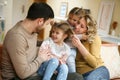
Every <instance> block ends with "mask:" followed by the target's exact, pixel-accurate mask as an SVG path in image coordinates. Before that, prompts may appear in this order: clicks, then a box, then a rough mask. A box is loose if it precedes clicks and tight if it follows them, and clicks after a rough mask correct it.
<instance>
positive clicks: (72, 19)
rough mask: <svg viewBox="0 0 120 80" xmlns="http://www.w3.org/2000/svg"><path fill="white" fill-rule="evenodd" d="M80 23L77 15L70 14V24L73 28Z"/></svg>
mask: <svg viewBox="0 0 120 80" xmlns="http://www.w3.org/2000/svg"><path fill="white" fill-rule="evenodd" d="M78 21H79V17H78V16H77V15H73V14H69V17H68V23H69V24H70V25H71V26H73V27H75V25H76V24H77V22H78Z"/></svg>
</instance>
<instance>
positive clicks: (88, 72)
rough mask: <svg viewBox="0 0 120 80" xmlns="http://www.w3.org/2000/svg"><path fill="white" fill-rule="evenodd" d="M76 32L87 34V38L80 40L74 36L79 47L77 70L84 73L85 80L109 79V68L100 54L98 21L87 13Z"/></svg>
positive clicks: (74, 40)
mask: <svg viewBox="0 0 120 80" xmlns="http://www.w3.org/2000/svg"><path fill="white" fill-rule="evenodd" d="M75 33H76V34H86V35H87V36H88V38H87V39H86V40H81V41H80V40H79V38H77V37H76V36H73V38H72V43H73V44H74V46H75V47H77V49H78V53H77V56H76V71H77V72H78V73H80V74H82V75H83V77H84V79H85V80H109V72H108V69H107V68H106V67H105V66H104V63H103V61H102V59H101V56H100V48H101V40H100V37H99V36H98V35H97V30H96V23H95V21H94V20H93V19H92V18H91V17H90V16H89V15H85V16H83V17H82V18H81V19H80V20H79V24H78V25H77V26H76V29H75Z"/></svg>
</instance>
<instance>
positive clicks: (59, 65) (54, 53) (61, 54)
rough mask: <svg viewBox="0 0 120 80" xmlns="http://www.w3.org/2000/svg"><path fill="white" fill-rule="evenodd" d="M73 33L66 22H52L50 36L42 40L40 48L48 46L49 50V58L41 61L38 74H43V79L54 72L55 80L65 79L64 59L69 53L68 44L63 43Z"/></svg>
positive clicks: (66, 69)
mask: <svg viewBox="0 0 120 80" xmlns="http://www.w3.org/2000/svg"><path fill="white" fill-rule="evenodd" d="M71 35H73V31H72V30H71V28H70V26H69V24H68V23H66V22H59V23H56V22H55V23H54V24H53V25H52V29H51V32H50V37H49V38H47V39H46V40H44V41H43V43H42V44H41V47H40V50H43V49H45V48H48V49H50V50H51V55H50V57H51V58H50V60H48V61H47V62H44V63H42V65H41V67H40V68H39V70H38V74H40V75H41V76H43V80H46V79H47V80H50V79H51V77H52V75H53V74H54V73H56V74H57V79H56V80H67V74H68V67H67V65H66V60H67V58H68V56H69V55H70V48H69V46H68V45H67V44H66V43H64V40H65V39H66V38H67V37H70V36H71Z"/></svg>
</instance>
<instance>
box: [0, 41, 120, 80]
mask: <svg viewBox="0 0 120 80" xmlns="http://www.w3.org/2000/svg"><path fill="white" fill-rule="evenodd" d="M39 45H40V44H38V46H39ZM1 55H2V45H0V68H1ZM101 57H102V59H103V61H104V63H105V66H106V67H107V68H108V70H109V72H110V79H111V80H120V68H119V67H120V53H119V51H118V45H115V44H106V43H105V44H102V47H101ZM0 80H2V78H1V71H0Z"/></svg>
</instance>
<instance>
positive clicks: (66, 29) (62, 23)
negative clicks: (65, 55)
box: [50, 21, 74, 38]
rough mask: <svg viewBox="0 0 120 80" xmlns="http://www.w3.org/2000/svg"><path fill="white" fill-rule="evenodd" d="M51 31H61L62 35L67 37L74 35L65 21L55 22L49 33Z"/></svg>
mask: <svg viewBox="0 0 120 80" xmlns="http://www.w3.org/2000/svg"><path fill="white" fill-rule="evenodd" d="M53 29H61V30H62V31H63V32H64V34H67V35H68V37H71V36H72V35H73V34H74V31H73V30H72V29H71V28H70V25H69V24H68V23H67V22H65V21H60V22H55V23H54V24H53V25H52V28H51V31H52V30H53ZM51 31H50V34H51ZM50 36H51V35H50ZM68 37H67V38H68Z"/></svg>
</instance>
